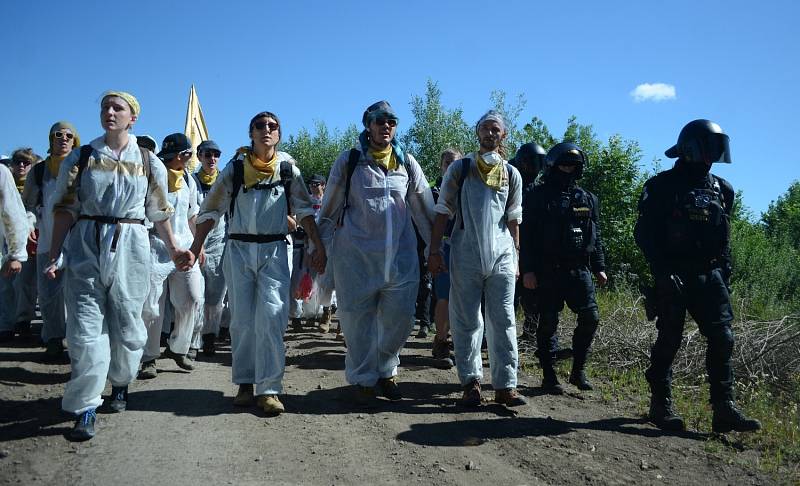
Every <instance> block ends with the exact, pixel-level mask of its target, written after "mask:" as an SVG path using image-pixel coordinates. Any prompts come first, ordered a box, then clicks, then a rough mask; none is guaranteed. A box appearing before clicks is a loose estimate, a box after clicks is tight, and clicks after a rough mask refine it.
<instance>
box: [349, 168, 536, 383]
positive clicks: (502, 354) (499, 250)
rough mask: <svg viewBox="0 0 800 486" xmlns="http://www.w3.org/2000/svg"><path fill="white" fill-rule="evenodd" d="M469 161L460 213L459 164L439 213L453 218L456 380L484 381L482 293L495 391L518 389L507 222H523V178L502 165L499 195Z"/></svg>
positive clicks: (513, 267)
mask: <svg viewBox="0 0 800 486" xmlns="http://www.w3.org/2000/svg"><path fill="white" fill-rule="evenodd" d="M467 158H469V159H470V165H469V170H470V172H469V174H468V175H467V177H466V179H465V180H464V185H463V187H462V188H461V209H460V211H459V207H458V184H459V180H460V177H461V168H462V166H461V162H454V163H452V164H450V167H448V169H447V172H446V173H445V175H444V180H443V181H442V187H441V192H440V195H439V201H438V202H437V204H436V212H437V213H439V214H446V215H448V217H450V218H455V221H454V226H453V233H452V235H451V236H450V305H449V311H450V330H451V332H452V334H453V348H454V351H455V355H456V366H457V368H458V378H459V380H460V381H461V384H462V385H467V384H469V383H470V382H471V381H472V380H478V381H482V380H483V363H482V360H481V341H482V340H483V325H484V323H483V317H482V315H481V295H482V294H483V295H484V296H485V306H486V309H485V311H486V312H485V313H486V321H487V322H486V341H487V344H488V345H489V367H490V370H491V375H492V386H493V387H494V389H495V390H497V389H501V388H516V386H517V365H518V361H519V357H518V354H517V334H516V333H517V328H516V318H515V316H514V285H515V281H516V280H515V274H516V271H517V255H516V251H515V248H514V240H513V238H512V237H511V232H510V231H509V230H508V226H507V225H506V222H507V221H514V220H516V221H517V222H521V221H522V178H521V176H520V175H519V172H518V171H517V169H515V168H514V167H512V166H511V165H509V164H508V163H507V162H506V161H503V162H502V163H503V164H505V165H506V167H507V169H508V171H507V172H506V173H507V174H509V175H510V177H509V178H508V184H506V185H504V186H503V188H502V189H501V190H500V191H495V190H493V189H491V188H490V187H488V186H487V185H486V184H485V183H484V182H483V180H482V179H481V177H480V175H479V174H478V169H477V165H476V163H475V154H469V155H467ZM462 221H463V225H464V227H463V229H462V227H461V225H462ZM348 344H349V343H348Z"/></svg>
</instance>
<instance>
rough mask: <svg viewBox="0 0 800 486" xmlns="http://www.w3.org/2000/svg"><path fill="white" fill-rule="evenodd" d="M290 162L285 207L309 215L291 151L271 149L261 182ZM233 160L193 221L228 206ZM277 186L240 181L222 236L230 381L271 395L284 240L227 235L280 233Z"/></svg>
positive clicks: (285, 270) (284, 311) (285, 298)
mask: <svg viewBox="0 0 800 486" xmlns="http://www.w3.org/2000/svg"><path fill="white" fill-rule="evenodd" d="M284 160H285V161H290V162H292V179H291V183H290V184H291V185H290V197H289V199H290V201H289V204H290V207H291V212H292V214H296V215H297V219H298V221H299V220H302V219H303V218H305V217H306V216H313V214H314V210H313V209H312V208H311V198H310V195H309V194H308V190H307V189H306V186H305V183H304V182H303V178H302V176H301V175H300V170H299V169H298V168H297V167H296V165H294V160H293V159H292V157H291V156H290V155H289V154H287V153H285V152H277V164H278V166H277V167H276V168H275V173H274V174H273V176H272V178H271V179H269V180H264V181H262V184H271V183H279V182H280V162H281V161H284ZM233 166H234V164H233V163H229V164H227V165H226V166H225V167H224V168H223V169H222V171H221V172H220V174H219V176H217V181H216V182H215V183H214V185H213V186H212V187H211V191H209V193H208V195H207V196H206V198H205V199H204V200H203V204H202V205H201V207H200V215H199V216H198V217H197V224H200V223H202V222H204V221H208V220H213V221H215V222H216V221H219V220H220V218H222V217H223V215H224V214H226V213H227V212H228V210H229V208H230V201H231V196H232V194H233ZM286 203H287V201H286V198H285V197H284V190H283V186H281V185H280V184H278V185H277V186H275V187H274V188H271V189H254V188H251V189H248V190H245V187H244V184H242V186H241V188H240V189H239V193H238V195H237V197H236V201H235V207H234V213H233V215H232V216H230V217H229V219H228V242H227V243H226V246H225V254H224V257H223V262H222V265H223V272H224V274H225V282H226V283H227V284H228V301H229V304H230V309H231V324H230V333H231V351H232V354H233V362H232V375H233V377H232V378H233V383H235V384H237V385H243V384H254V385H255V394H256V395H277V394H279V393H281V392H282V390H283V384H282V380H283V372H284V368H285V365H286V350H285V348H284V344H283V334H284V332H285V331H286V326H287V325H288V323H289V281H290V276H289V261H288V259H287V258H288V257H287V249H286V240H284V239H280V240H278V241H273V242H269V243H254V242H246V241H240V240H236V239H232V235H237V234H245V235H286V234H287V233H288V231H289V227H288V223H287V220H286V216H287V214H288V211H287V206H286Z"/></svg>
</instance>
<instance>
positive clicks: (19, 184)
mask: <svg viewBox="0 0 800 486" xmlns="http://www.w3.org/2000/svg"><path fill="white" fill-rule="evenodd" d="M25 179H27V177H23V178H22V179H17V178H16V177H14V184H16V186H17V190H18V191H19V193H20V195H22V191H23V190H24V189H25Z"/></svg>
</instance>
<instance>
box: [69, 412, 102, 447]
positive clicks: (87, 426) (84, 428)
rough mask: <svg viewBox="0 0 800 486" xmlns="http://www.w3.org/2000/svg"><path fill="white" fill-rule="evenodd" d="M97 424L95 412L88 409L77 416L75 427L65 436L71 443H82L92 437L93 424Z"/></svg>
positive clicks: (93, 432)
mask: <svg viewBox="0 0 800 486" xmlns="http://www.w3.org/2000/svg"><path fill="white" fill-rule="evenodd" d="M96 422H97V412H96V411H95V409H93V408H92V409H89V410H87V411H85V412H83V413H82V414H80V415H78V419H77V420H75V426H74V427H72V430H70V431H69V434H67V439H69V440H71V441H73V442H83V441H86V440H89V439H91V438H92V437H94V434H95V431H94V424H95V423H96Z"/></svg>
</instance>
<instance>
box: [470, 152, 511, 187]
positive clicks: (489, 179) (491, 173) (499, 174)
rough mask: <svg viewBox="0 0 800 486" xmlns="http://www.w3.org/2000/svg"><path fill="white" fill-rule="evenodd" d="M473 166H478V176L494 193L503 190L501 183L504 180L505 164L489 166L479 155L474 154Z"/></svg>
mask: <svg viewBox="0 0 800 486" xmlns="http://www.w3.org/2000/svg"><path fill="white" fill-rule="evenodd" d="M475 164H476V165H477V166H478V174H479V175H480V176H481V180H482V181H483V182H484V184H486V185H487V186H489V187H490V188H491V189H493V190H495V191H499V190H500V189H502V188H503V183H504V182H505V179H506V168H505V167H504V165H505V164H502V163H500V164H495V165H489V164H487V163H486V162H484V160H483V158H481V156H480V154H475Z"/></svg>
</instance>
